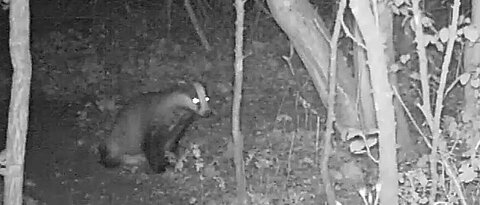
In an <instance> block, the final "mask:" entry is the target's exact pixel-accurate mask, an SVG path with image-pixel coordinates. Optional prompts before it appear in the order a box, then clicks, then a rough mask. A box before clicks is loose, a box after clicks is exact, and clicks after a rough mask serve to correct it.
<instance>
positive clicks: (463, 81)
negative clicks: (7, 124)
mask: <svg viewBox="0 0 480 205" xmlns="http://www.w3.org/2000/svg"><path fill="white" fill-rule="evenodd" d="M471 76H472V75H471V74H470V73H464V74H462V75H461V76H460V77H458V78H459V79H460V84H462V85H463V86H465V85H466V84H467V82H468V80H470V77H471Z"/></svg>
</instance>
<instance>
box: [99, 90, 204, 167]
mask: <svg viewBox="0 0 480 205" xmlns="http://www.w3.org/2000/svg"><path fill="white" fill-rule="evenodd" d="M207 101H208V97H207V96H206V94H205V89H204V87H203V86H202V85H200V84H199V83H193V86H190V87H188V88H185V87H181V88H175V89H171V90H169V91H164V92H155V93H147V94H143V95H142V96H140V97H138V98H137V99H135V100H133V101H131V103H129V104H128V105H127V106H125V107H124V108H123V109H122V110H121V111H120V112H119V114H118V117H117V118H116V121H115V124H114V126H113V129H112V133H111V134H110V135H109V136H108V137H106V138H105V141H104V142H103V143H102V144H101V145H100V146H99V152H100V162H101V163H102V164H103V165H105V167H116V166H119V165H121V164H125V163H126V162H125V160H124V157H125V156H132V155H139V154H145V157H146V159H147V161H148V162H149V164H150V167H151V168H152V169H153V171H155V172H157V173H158V172H162V171H164V170H165V167H166V166H167V164H168V163H167V160H166V159H165V151H171V152H176V149H177V147H178V142H179V141H180V139H181V138H182V137H183V135H184V132H185V129H186V128H187V127H188V126H189V125H190V124H191V123H192V122H193V121H195V118H196V116H202V117H205V116H207V115H208V114H209V113H210V108H209V106H208V103H207Z"/></svg>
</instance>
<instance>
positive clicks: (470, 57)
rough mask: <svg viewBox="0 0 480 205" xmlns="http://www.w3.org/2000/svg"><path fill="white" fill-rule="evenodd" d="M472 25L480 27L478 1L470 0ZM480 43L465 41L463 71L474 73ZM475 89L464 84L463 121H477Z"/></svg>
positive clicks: (479, 110) (479, 58)
mask: <svg viewBox="0 0 480 205" xmlns="http://www.w3.org/2000/svg"><path fill="white" fill-rule="evenodd" d="M471 18H472V25H471V26H476V27H477V28H480V1H478V0H472V17H471ZM479 53H480V43H471V42H470V43H467V44H466V46H465V54H464V58H463V61H464V64H465V73H475V72H476V69H477V66H478V65H479V64H480V55H479ZM475 90H477V89H475V88H474V87H472V86H471V85H470V84H467V86H465V91H464V92H465V96H464V98H465V101H464V102H465V105H464V114H463V121H464V122H469V121H477V120H478V117H479V115H480V104H479V103H477V102H478V97H477V96H478V95H476V94H475Z"/></svg>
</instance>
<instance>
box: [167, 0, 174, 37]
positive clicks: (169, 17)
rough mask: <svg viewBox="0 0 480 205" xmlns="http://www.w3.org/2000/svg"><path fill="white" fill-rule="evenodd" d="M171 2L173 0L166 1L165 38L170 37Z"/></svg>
mask: <svg viewBox="0 0 480 205" xmlns="http://www.w3.org/2000/svg"><path fill="white" fill-rule="evenodd" d="M172 2H173V0H167V36H168V37H170V31H171V30H172Z"/></svg>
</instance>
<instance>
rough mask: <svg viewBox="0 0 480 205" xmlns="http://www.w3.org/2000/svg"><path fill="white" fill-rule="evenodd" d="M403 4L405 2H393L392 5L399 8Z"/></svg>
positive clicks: (403, 0)
mask: <svg viewBox="0 0 480 205" xmlns="http://www.w3.org/2000/svg"><path fill="white" fill-rule="evenodd" d="M403 3H405V0H395V1H394V4H395V6H396V7H399V6H401V5H402V4H403Z"/></svg>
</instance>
